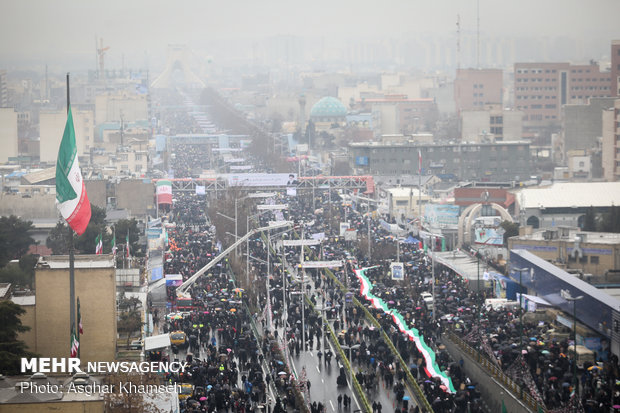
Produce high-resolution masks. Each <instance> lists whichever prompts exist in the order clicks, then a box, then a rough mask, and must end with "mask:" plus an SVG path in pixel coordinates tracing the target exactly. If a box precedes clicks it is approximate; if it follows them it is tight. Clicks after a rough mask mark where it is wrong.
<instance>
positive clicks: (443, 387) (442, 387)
mask: <svg viewBox="0 0 620 413" xmlns="http://www.w3.org/2000/svg"><path fill="white" fill-rule="evenodd" d="M439 388H440V389H441V390H443V391H448V388H447V387H446V385H445V384H442V385H441V386H439Z"/></svg>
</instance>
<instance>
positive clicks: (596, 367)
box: [588, 366, 601, 371]
mask: <svg viewBox="0 0 620 413" xmlns="http://www.w3.org/2000/svg"><path fill="white" fill-rule="evenodd" d="M600 369H601V368H600V367H599V366H592V367H588V371H592V370H600Z"/></svg>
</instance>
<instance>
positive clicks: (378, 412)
mask: <svg viewBox="0 0 620 413" xmlns="http://www.w3.org/2000/svg"><path fill="white" fill-rule="evenodd" d="M382 408H383V406H381V402H377V413H381V409H382Z"/></svg>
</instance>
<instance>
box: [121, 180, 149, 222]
mask: <svg viewBox="0 0 620 413" xmlns="http://www.w3.org/2000/svg"><path fill="white" fill-rule="evenodd" d="M116 206H117V208H118V209H127V210H129V211H131V215H132V216H135V217H137V216H144V215H146V214H147V213H150V214H151V215H153V216H155V213H156V209H155V185H154V184H153V183H152V182H150V181H147V182H145V181H143V180H142V179H128V180H123V181H121V182H119V183H118V185H116Z"/></svg>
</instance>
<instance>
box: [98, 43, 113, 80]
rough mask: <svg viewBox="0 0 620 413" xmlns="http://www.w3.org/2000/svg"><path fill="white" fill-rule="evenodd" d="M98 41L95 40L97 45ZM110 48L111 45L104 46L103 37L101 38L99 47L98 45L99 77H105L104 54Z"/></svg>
mask: <svg viewBox="0 0 620 413" xmlns="http://www.w3.org/2000/svg"><path fill="white" fill-rule="evenodd" d="M96 45H97V41H96V40H95V46H96ZM109 49H110V46H106V47H103V39H99V47H97V57H98V59H99V79H105V72H104V59H103V58H104V56H105V52H106V51H107V50H109Z"/></svg>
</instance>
